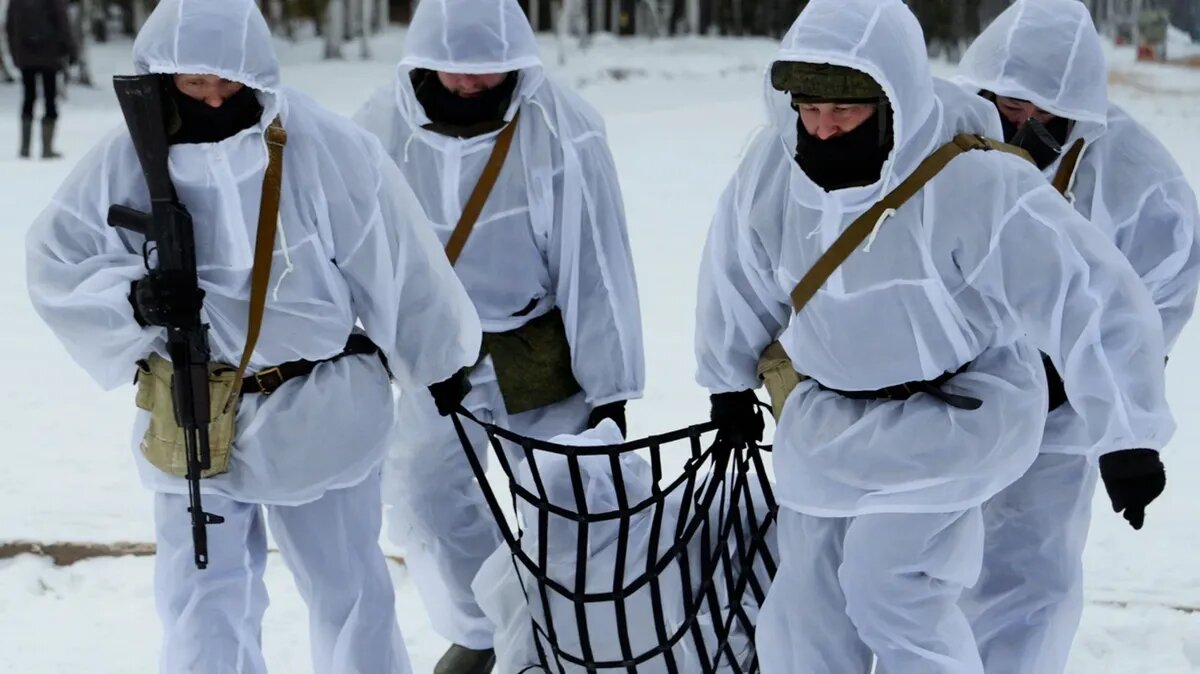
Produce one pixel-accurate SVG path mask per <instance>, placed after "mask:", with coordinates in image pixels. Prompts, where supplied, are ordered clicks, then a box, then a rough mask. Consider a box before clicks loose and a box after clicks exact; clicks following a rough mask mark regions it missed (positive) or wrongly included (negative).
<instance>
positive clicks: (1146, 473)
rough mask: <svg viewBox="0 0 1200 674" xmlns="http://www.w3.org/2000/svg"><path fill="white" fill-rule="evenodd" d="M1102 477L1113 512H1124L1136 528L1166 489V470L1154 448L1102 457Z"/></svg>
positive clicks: (1120, 452)
mask: <svg viewBox="0 0 1200 674" xmlns="http://www.w3.org/2000/svg"><path fill="white" fill-rule="evenodd" d="M1100 478H1101V479H1103V480H1104V489H1105V491H1107V492H1108V498H1109V499H1111V500H1112V506H1113V512H1118V513H1119V512H1122V511H1124V513H1123V514H1124V515H1125V520H1126V521H1128V522H1129V525H1130V526H1132V527H1133V528H1134V529H1141V528H1142V524H1143V523H1145V521H1146V506H1148V505H1150V504H1151V503H1152V502H1153V501H1154V499H1156V498H1158V495H1159V494H1161V493H1163V489H1165V488H1166V486H1167V471H1166V468H1164V467H1163V463H1162V460H1160V459H1159V458H1158V452H1156V451H1155V450H1153V449H1123V450H1121V451H1119V452H1113V453H1111V454H1105V455H1103V456H1101V457H1100Z"/></svg>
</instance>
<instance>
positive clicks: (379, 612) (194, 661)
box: [154, 472, 412, 674]
mask: <svg viewBox="0 0 1200 674" xmlns="http://www.w3.org/2000/svg"><path fill="white" fill-rule="evenodd" d="M187 508H188V499H187V497H186V496H178V495H173V494H157V495H156V496H155V524H156V528H157V540H158V552H157V554H156V556H155V574H154V585H155V595H156V600H157V604H158V613H159V617H160V619H161V620H162V624H163V651H162V657H161V658H160V665H159V671H160V672H161V673H162V674H261V673H262V672H266V671H267V668H266V663H265V662H264V661H263V655H262V648H261V641H262V638H261V637H262V617H263V612H264V611H265V610H266V608H267V589H266V585H264V583H263V580H262V576H263V568H264V566H265V565H266V556H267V532H266V523H265V522H264V520H265V518H266V517H269V518H270V525H271V531H272V533H273V534H274V535H275V540H276V542H277V543H278V544H279V550H280V552H281V553H283V558H284V560H285V561H286V562H287V565H288V568H289V569H290V570H291V571H292V576H293V577H294V578H295V581H296V586H297V588H298V589H299V590H300V595H301V596H302V597H303V598H304V601H305V602H306V603H307V604H308V611H309V639H310V641H311V644H312V661H313V671H314V672H315V674H409V673H410V672H411V671H412V668H411V667H410V665H409V661H408V652H407V651H406V650H405V647H404V640H403V639H402V638H401V637H400V630H399V627H398V626H397V624H396V606H395V595H394V592H393V589H392V580H391V577H390V576H389V575H388V569H387V563H386V560H385V559H384V556H383V551H382V550H380V548H379V530H380V525H381V519H382V515H381V507H380V498H379V474H378V472H375V473H372V474H371V476H370V477H368V478H367V479H366V480H363V481H362V482H361V483H359V484H357V485H355V486H353V487H349V488H346V489H339V490H334V491H329V492H326V493H325V495H324V496H322V497H321V498H319V499H317V500H316V501H312V502H310V503H305V504H303V505H299V506H265V511H266V516H264V512H263V511H264V506H261V505H258V504H255V503H240V502H237V501H232V500H230V499H227V498H224V497H221V496H205V497H204V509H205V510H207V511H209V512H211V513H214V514H217V515H220V516H222V517H224V518H225V522H224V523H222V524H217V525H212V526H209V527H208V550H209V565H208V568H207V569H204V570H199V569H197V568H196V566H195V564H194V562H193V551H192V533H191V526H190V519H189V518H190V516H189V514H188V512H187Z"/></svg>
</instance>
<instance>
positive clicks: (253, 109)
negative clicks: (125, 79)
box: [133, 0, 279, 143]
mask: <svg viewBox="0 0 1200 674" xmlns="http://www.w3.org/2000/svg"><path fill="white" fill-rule="evenodd" d="M133 58H134V67H135V69H136V70H137V72H138V73H139V74H150V73H153V74H160V75H163V76H177V75H178V76H185V75H195V76H214V77H219V78H221V79H223V80H228V82H227V83H226V84H225V85H214V86H207V87H203V88H201V87H200V82H199V79H200V78H191V79H192V80H197V81H196V82H192V83H191V84H189V82H191V80H188V79H187V78H178V79H182V80H184V86H183V87H180V86H179V83H178V82H176V83H174V84H173V85H172V86H171V91H172V94H173V95H172V100H173V101H174V103H175V105H174V110H175V120H174V122H173V123H171V124H169V126H170V127H171V128H170V129H169V130H170V131H171V133H172V137H171V140H172V142H174V143H207V142H217V141H220V140H224V139H225V138H228V137H229V136H232V135H234V134H235V133H237V132H238V131H241V130H243V129H247V128H250V127H252V126H254V125H255V124H258V123H260V122H261V120H262V119H263V118H264V115H263V109H264V108H270V112H271V115H270V117H274V116H275V114H277V112H278V109H277V105H276V101H277V100H278V96H277V92H278V88H279V61H278V60H277V59H276V57H275V52H274V48H273V46H272V42H271V33H270V30H269V29H268V28H267V23H266V21H265V20H264V19H263V16H262V13H261V12H260V11H259V9H258V6H257V5H256V4H255V3H254V2H253V0H163V2H160V3H159V4H158V6H157V7H156V8H155V9H154V12H153V13H151V15H150V17H149V18H148V19H147V21H146V24H145V25H144V26H143V27H142V30H141V31H140V32H139V33H138V36H137V40H136V41H135V42H134V44H133ZM210 79H211V78H210ZM229 83H236V84H237V85H240V86H239V87H236V89H237V90H236V91H235V90H234V89H235V87H232V86H229ZM210 84H211V83H210ZM192 89H195V91H192ZM201 89H203V91H204V92H205V95H203V96H200V95H199V94H197V91H201ZM225 89H228V93H229V94H230V95H228V96H226V95H225V93H224V90H225ZM218 90H221V93H219V94H218ZM268 118H269V117H268Z"/></svg>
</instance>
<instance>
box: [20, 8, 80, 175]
mask: <svg viewBox="0 0 1200 674" xmlns="http://www.w3.org/2000/svg"><path fill="white" fill-rule="evenodd" d="M6 26H7V35H6V37H7V39H8V48H9V52H10V53H11V54H12V60H13V65H15V66H16V67H17V69H18V70H20V71H21V82H22V84H23V85H24V88H25V98H24V102H23V104H22V106H21V157H22V158H28V157H29V154H30V150H31V146H32V143H33V112H34V107H35V105H36V102H37V84H38V81H39V80H40V81H41V83H42V92H43V95H44V97H45V99H46V109H45V113H44V115H43V116H42V157H43V158H44V159H55V158H57V157H59V156H60V155H59V154H58V153H57V152H55V151H54V132H55V129H56V127H57V124H58V106H57V105H56V104H55V99H56V98H57V97H58V87H57V86H56V85H57V77H58V72H59V71H60V70H62V69H63V67H64V65H65V64H66V62H68V61H69V60H70V61H73V60H74V59H75V41H74V39H73V38H72V36H71V24H70V21H69V20H68V19H67V3H66V0H10V2H9V5H8V16H7V19H6Z"/></svg>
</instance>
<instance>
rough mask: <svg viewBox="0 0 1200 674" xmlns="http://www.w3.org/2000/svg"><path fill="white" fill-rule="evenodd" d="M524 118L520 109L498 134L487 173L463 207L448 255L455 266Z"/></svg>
mask: <svg viewBox="0 0 1200 674" xmlns="http://www.w3.org/2000/svg"><path fill="white" fill-rule="evenodd" d="M520 119H521V111H520V110H518V111H517V113H516V114H515V115H513V118H512V121H511V122H509V123H508V125H507V126H505V127H504V129H503V130H502V131H500V135H498V136H497V137H496V144H495V146H493V147H492V154H491V155H490V156H489V157H488V160H487V164H486V165H484V167H483V174H482V175H480V176H479V182H477V183H475V189H474V190H473V191H472V192H471V196H470V198H469V199H467V206H466V208H464V209H463V212H462V216H460V217H459V218H458V224H456V225H455V226H454V231H453V232H452V233H451V234H450V240H449V241H447V242H446V257H447V258H448V259H449V260H450V265H451V266H453V265H454V263H455V262H458V257H459V255H461V254H462V251H463V247H464V246H466V245H467V239H469V238H470V237H471V231H472V230H473V229H475V223H476V222H477V221H478V220H479V214H480V213H482V212H483V206H484V204H486V203H487V200H488V197H489V196H491V194H492V188H494V187H495V186H496V179H497V178H499V177H500V170H501V169H502V168H504V160H505V159H506V158H507V157H508V150H509V148H511V147H512V141H513V136H515V135H516V134H517V121H518V120H520Z"/></svg>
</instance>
